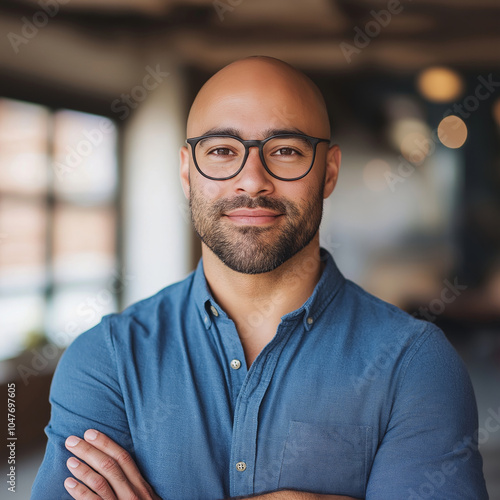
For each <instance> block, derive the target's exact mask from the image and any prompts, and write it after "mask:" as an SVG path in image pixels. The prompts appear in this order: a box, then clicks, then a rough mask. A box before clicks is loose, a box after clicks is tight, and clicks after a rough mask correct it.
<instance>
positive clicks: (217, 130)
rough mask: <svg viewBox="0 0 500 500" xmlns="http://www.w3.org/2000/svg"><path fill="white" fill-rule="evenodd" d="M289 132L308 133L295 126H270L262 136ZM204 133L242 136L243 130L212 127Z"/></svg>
mask: <svg viewBox="0 0 500 500" xmlns="http://www.w3.org/2000/svg"><path fill="white" fill-rule="evenodd" d="M287 134H303V135H307V134H306V133H305V132H303V131H302V130H300V129H298V128H295V127H290V128H268V129H266V130H264V131H263V132H262V134H261V135H262V137H263V138H267V137H270V136H272V135H287ZM202 135H235V136H236V137H241V135H242V134H241V130H239V129H236V128H230V127H228V128H218V127H215V128H211V129H209V130H207V131H206V132H205V133H204V134H202ZM252 139H255V137H252Z"/></svg>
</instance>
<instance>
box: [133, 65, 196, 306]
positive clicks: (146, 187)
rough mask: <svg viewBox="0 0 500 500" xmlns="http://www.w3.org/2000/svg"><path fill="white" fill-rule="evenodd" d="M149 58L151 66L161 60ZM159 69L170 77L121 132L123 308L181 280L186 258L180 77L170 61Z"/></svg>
mask: <svg viewBox="0 0 500 500" xmlns="http://www.w3.org/2000/svg"><path fill="white" fill-rule="evenodd" d="M149 60H150V61H152V62H151V63H150V64H149V66H150V67H152V68H154V67H156V65H157V62H156V61H158V60H162V61H165V58H164V57H163V58H157V59H155V58H154V57H152V58H151V59H149ZM146 66H148V64H145V67H146ZM160 69H161V70H162V71H165V72H169V75H168V76H167V77H166V78H165V79H164V81H163V82H162V83H160V84H159V85H158V86H157V87H156V88H155V89H154V90H151V91H150V92H149V94H148V96H147V98H146V99H145V101H144V102H142V103H141V105H140V107H138V108H137V110H136V111H134V114H133V115H132V117H131V118H130V119H129V121H128V122H127V131H126V134H125V150H124V179H125V186H124V203H125V206H124V231H125V239H124V244H125V256H124V259H125V270H126V272H127V274H128V275H130V276H131V279H130V281H129V282H128V284H127V287H126V289H125V290H124V305H125V306H127V305H129V304H131V303H132V302H135V301H137V300H139V299H142V298H145V297H147V296H149V295H152V294H153V293H155V292H156V291H158V290H160V289H161V288H163V287H165V286H166V285H168V284H171V283H173V282H175V281H178V280H180V279H182V278H183V277H185V276H186V274H187V273H188V271H189V265H190V262H191V260H190V259H191V254H190V232H189V224H190V222H189V216H188V209H187V202H186V200H185V198H184V194H183V192H182V188H181V184H180V177H179V149H180V147H181V146H182V145H183V144H184V140H185V137H184V130H185V110H184V95H183V76H182V74H181V72H180V71H179V70H178V69H177V68H176V67H175V64H173V63H168V62H162V63H161V64H160ZM146 72H147V70H145V74H146Z"/></svg>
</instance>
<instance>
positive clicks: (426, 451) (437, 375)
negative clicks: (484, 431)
mask: <svg viewBox="0 0 500 500" xmlns="http://www.w3.org/2000/svg"><path fill="white" fill-rule="evenodd" d="M402 368H403V369H402V373H401V378H400V381H399V387H398V390H397V392H396V396H395V398H394V401H393V408H392V412H391V418H390V421H389V424H388V427H387V429H386V432H385V434H384V437H383V439H382V442H381V443H380V444H379V448H378V450H377V453H376V455H375V459H374V462H373V467H372V470H371V474H370V477H369V481H368V485H367V491H366V500H379V499H380V500H401V499H405V500H423V499H428V498H432V499H434V500H435V499H443V500H444V499H446V500H449V499H452V498H453V499H455V498H456V499H461V500H484V499H488V494H487V492H486V486H485V482H484V478H483V472H482V459H481V455H480V453H479V451H478V446H477V436H478V433H477V426H478V422H477V407H476V400H475V396H474V391H473V388H472V384H471V381H470V378H469V375H468V373H467V370H466V368H465V366H464V364H463V362H462V360H461V359H460V358H459V356H458V354H457V353H456V351H455V350H454V349H453V347H452V346H451V345H450V344H449V342H448V341H447V339H446V337H445V336H444V334H443V332H442V331H441V330H439V329H438V328H437V327H435V326H434V325H430V324H429V326H428V328H427V331H426V333H424V334H423V336H421V337H420V338H419V339H418V340H417V341H416V343H415V344H414V345H413V346H412V347H411V348H410V349H409V351H408V353H407V355H406V359H405V361H404V364H403V367H402Z"/></svg>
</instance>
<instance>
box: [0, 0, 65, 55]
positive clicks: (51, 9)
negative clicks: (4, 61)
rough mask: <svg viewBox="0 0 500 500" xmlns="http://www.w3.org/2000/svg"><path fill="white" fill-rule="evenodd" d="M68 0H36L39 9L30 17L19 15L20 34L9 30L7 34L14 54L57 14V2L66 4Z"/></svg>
mask: <svg viewBox="0 0 500 500" xmlns="http://www.w3.org/2000/svg"><path fill="white" fill-rule="evenodd" d="M68 1H69V0H38V5H39V6H40V7H41V10H38V11H36V12H35V13H34V14H33V16H31V19H28V18H27V17H26V16H23V17H21V21H22V22H23V26H22V28H21V34H18V33H14V32H12V31H11V32H10V33H8V34H7V39H8V40H9V42H10V45H11V47H12V50H13V51H14V53H15V54H19V50H20V49H19V47H20V46H21V45H27V44H28V43H29V42H30V40H32V39H33V38H35V37H36V36H37V35H38V32H39V31H40V29H41V28H44V27H45V26H47V24H48V23H49V19H50V18H52V17H54V16H55V15H57V13H58V12H59V4H62V5H64V4H66V3H68Z"/></svg>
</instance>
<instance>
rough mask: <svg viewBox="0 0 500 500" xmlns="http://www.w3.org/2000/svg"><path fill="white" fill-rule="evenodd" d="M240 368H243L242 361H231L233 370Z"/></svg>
mask: <svg viewBox="0 0 500 500" xmlns="http://www.w3.org/2000/svg"><path fill="white" fill-rule="evenodd" d="M240 366H241V361H240V360H239V359H233V360H232V361H231V368H232V369H233V370H239V368H240Z"/></svg>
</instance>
